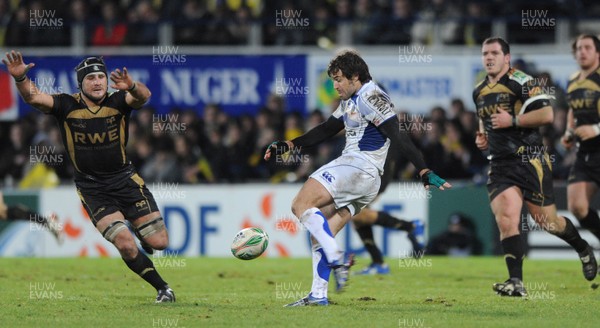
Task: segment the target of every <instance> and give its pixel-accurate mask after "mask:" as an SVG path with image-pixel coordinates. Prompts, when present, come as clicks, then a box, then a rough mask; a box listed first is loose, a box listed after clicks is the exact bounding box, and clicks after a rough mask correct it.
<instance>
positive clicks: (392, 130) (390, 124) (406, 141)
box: [377, 116, 427, 173]
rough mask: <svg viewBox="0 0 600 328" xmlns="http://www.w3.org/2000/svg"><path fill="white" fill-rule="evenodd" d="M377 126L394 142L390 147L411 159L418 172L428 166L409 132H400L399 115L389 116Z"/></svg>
mask: <svg viewBox="0 0 600 328" xmlns="http://www.w3.org/2000/svg"><path fill="white" fill-rule="evenodd" d="M377 128H378V129H379V131H381V133H383V135H385V136H386V137H387V138H389V139H390V142H391V143H392V146H391V147H390V149H392V150H393V149H397V150H398V151H399V152H400V154H402V156H405V157H406V158H407V159H408V160H409V161H411V163H413V165H414V166H415V168H416V169H417V173H418V172H421V170H423V169H426V168H427V164H425V160H423V156H422V155H421V152H419V150H418V149H417V147H416V146H415V144H414V143H413V142H412V140H411V139H410V137H409V136H408V134H406V133H400V122H398V117H396V116H393V117H391V118H389V119H388V120H386V121H385V122H383V123H382V124H380V125H379V126H378V127H377Z"/></svg>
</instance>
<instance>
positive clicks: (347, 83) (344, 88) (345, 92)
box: [331, 70, 362, 100]
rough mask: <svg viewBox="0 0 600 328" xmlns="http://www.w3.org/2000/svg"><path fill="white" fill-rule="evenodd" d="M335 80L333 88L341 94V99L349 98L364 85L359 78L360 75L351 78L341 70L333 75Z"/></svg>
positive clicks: (332, 77)
mask: <svg viewBox="0 0 600 328" xmlns="http://www.w3.org/2000/svg"><path fill="white" fill-rule="evenodd" d="M331 79H332V80H333V88H334V89H335V91H337V92H338V94H339V95H340V99H342V100H347V99H350V97H352V96H353V95H354V94H355V93H356V91H358V89H360V87H361V86H362V84H361V83H360V81H359V80H358V76H353V77H352V78H351V79H348V78H346V77H345V76H344V75H343V74H342V71H341V70H338V71H337V72H335V74H333V75H332V76H331Z"/></svg>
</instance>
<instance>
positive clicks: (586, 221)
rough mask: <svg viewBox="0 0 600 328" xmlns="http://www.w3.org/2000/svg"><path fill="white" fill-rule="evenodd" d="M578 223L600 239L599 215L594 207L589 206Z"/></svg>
mask: <svg viewBox="0 0 600 328" xmlns="http://www.w3.org/2000/svg"><path fill="white" fill-rule="evenodd" d="M579 224H581V226H582V227H583V228H586V229H588V230H589V231H590V232H591V233H593V234H594V236H596V238H598V240H600V217H598V212H597V211H596V210H595V209H593V208H591V207H590V208H589V209H588V214H587V215H586V217H585V218H583V219H581V220H579Z"/></svg>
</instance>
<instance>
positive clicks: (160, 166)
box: [140, 136, 182, 183]
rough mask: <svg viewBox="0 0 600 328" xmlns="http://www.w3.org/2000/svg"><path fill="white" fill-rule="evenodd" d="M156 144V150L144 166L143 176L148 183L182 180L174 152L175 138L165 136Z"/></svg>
mask: <svg viewBox="0 0 600 328" xmlns="http://www.w3.org/2000/svg"><path fill="white" fill-rule="evenodd" d="M155 145H156V151H155V152H154V154H153V155H152V156H151V157H150V158H149V159H148V160H147V161H146V162H145V163H144V165H143V166H142V170H141V172H140V174H141V176H142V177H144V180H145V181H146V182H148V183H153V182H174V183H175V182H180V181H181V180H182V176H181V173H182V172H181V171H180V170H179V168H178V165H177V159H176V157H175V153H174V152H173V149H174V144H173V140H172V139H171V138H169V137H166V136H165V137H162V138H159V139H157V140H156V143H155Z"/></svg>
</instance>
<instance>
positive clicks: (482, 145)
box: [475, 131, 488, 150]
mask: <svg viewBox="0 0 600 328" xmlns="http://www.w3.org/2000/svg"><path fill="white" fill-rule="evenodd" d="M475 144H476V145H477V148H479V149H480V150H486V149H488V138H487V135H486V134H485V133H481V132H479V131H477V134H476V136H475Z"/></svg>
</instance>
